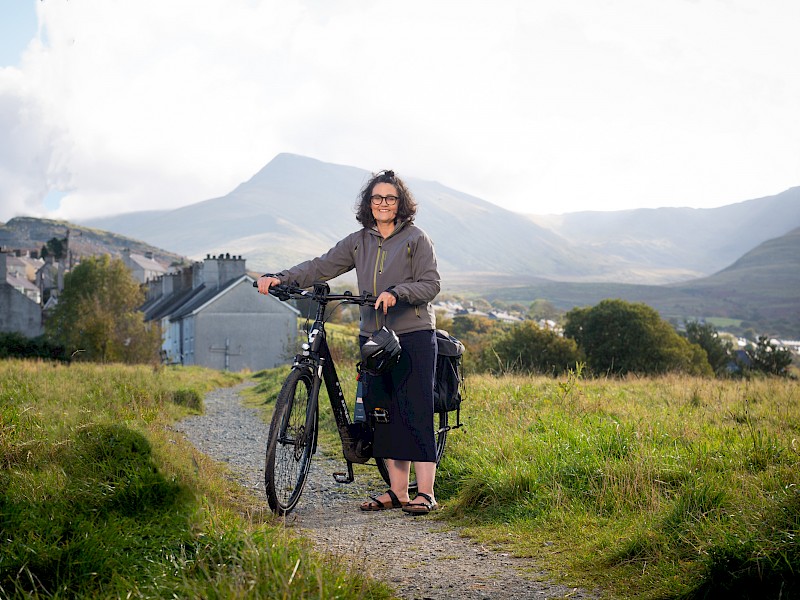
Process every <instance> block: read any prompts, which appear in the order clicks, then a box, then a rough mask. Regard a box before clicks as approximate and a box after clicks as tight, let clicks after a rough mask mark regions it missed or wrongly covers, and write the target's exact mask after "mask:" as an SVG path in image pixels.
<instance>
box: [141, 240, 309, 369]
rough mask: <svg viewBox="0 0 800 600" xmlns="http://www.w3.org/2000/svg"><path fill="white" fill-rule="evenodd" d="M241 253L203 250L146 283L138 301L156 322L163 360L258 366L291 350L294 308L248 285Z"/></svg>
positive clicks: (271, 362) (271, 364)
mask: <svg viewBox="0 0 800 600" xmlns="http://www.w3.org/2000/svg"><path fill="white" fill-rule="evenodd" d="M253 281H254V279H253V278H252V277H250V276H249V275H247V273H246V271H245V261H244V259H242V257H241V256H239V257H236V256H230V255H229V254H226V255H224V256H223V255H219V256H206V258H205V260H204V261H202V262H198V263H194V264H193V265H191V266H190V267H186V268H184V269H181V270H180V271H177V272H175V273H166V274H164V275H162V276H161V277H158V278H156V279H154V280H152V281H150V282H149V283H148V286H147V288H148V291H147V300H146V302H145V304H144V305H143V306H142V307H141V310H142V311H143V312H144V314H145V320H146V321H150V322H156V323H158V324H159V325H160V327H161V335H162V346H161V354H162V359H163V361H164V362H165V363H167V364H181V365H201V366H204V367H209V368H213V369H222V370H230V371H242V370H250V371H259V370H261V369H268V368H273V367H276V366H278V365H281V364H284V363H286V362H287V361H288V360H290V358H291V355H292V354H293V353H294V348H295V343H296V338H297V316H298V314H299V313H298V311H297V310H296V309H294V308H292V307H291V306H289V305H288V304H286V303H284V302H281V301H280V300H278V299H276V298H274V297H272V296H262V295H260V294H259V293H258V292H257V291H256V290H255V288H253Z"/></svg>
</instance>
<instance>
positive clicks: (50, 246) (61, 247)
mask: <svg viewBox="0 0 800 600" xmlns="http://www.w3.org/2000/svg"><path fill="white" fill-rule="evenodd" d="M40 254H41V257H42V258H47V257H48V256H52V257H53V258H54V259H55V260H61V259H63V258H65V257H66V254H67V239H66V238H62V239H59V238H56V237H54V238H50V239H49V240H47V243H46V244H45V245H44V246H42V250H41V252H40Z"/></svg>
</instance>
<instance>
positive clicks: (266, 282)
mask: <svg viewBox="0 0 800 600" xmlns="http://www.w3.org/2000/svg"><path fill="white" fill-rule="evenodd" d="M256 283H258V293H259V294H264V295H267V294H269V288H271V287H275V286H276V285H280V284H281V281H280V279H278V278H277V277H268V276H266V275H262V276H261V277H259V278H258V280H257V281H256Z"/></svg>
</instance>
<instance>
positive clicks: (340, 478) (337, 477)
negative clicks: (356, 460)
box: [333, 461, 356, 483]
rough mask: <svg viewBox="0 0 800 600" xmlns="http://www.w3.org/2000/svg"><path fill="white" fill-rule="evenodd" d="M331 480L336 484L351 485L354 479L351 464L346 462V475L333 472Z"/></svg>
mask: <svg viewBox="0 0 800 600" xmlns="http://www.w3.org/2000/svg"><path fill="white" fill-rule="evenodd" d="M333 479H334V481H336V483H353V482H354V481H355V479H356V478H355V475H354V474H353V463H351V462H350V461H348V462H347V473H342V472H341V471H339V472H334V474H333Z"/></svg>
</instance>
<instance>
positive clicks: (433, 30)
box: [0, 0, 800, 220]
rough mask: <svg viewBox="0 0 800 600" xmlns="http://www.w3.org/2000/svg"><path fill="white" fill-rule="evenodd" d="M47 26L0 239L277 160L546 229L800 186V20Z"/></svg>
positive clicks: (27, 62)
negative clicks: (574, 218)
mask: <svg viewBox="0 0 800 600" xmlns="http://www.w3.org/2000/svg"><path fill="white" fill-rule="evenodd" d="M36 5H37V11H38V15H39V22H40V34H39V36H38V38H37V39H36V40H33V41H32V43H31V44H30V46H29V47H28V49H27V51H26V53H25V55H24V58H23V60H22V61H21V63H20V65H19V68H18V69H3V70H2V71H0V128H1V129H0V135H3V136H4V137H5V136H6V135H7V136H8V139H9V140H11V143H10V144H8V145H7V146H4V147H3V149H2V150H0V152H3V153H4V154H3V158H4V162H3V163H2V164H3V167H0V168H2V169H3V170H2V172H0V192H2V196H0V198H1V200H0V220H2V219H7V218H9V217H10V216H13V214H23V213H24V214H31V213H37V212H41V211H42V198H43V197H44V196H45V194H46V193H47V191H48V190H50V189H59V190H61V191H65V192H66V195H65V196H64V197H63V199H62V201H61V206H60V208H59V209H58V210H57V211H56V212H54V213H50V214H51V215H52V216H58V217H63V218H79V217H84V216H90V215H99V214H108V213H119V212H126V211H130V210H139V209H149V208H170V207H177V206H182V205H185V204H189V203H193V202H198V201H201V200H204V199H207V198H211V197H216V196H219V195H223V194H225V193H227V192H229V191H230V190H231V189H233V188H234V187H235V186H236V185H238V184H239V183H240V182H242V181H244V180H246V179H248V178H249V177H250V176H252V175H253V174H254V173H255V172H257V171H258V170H259V169H260V168H261V167H262V166H263V165H264V164H265V163H266V162H268V161H269V160H271V159H272V158H273V157H274V156H275V155H276V154H278V153H280V152H294V153H298V154H304V155H307V156H312V157H315V158H319V159H321V160H325V161H329V162H336V163H341V164H349V165H354V166H358V167H362V168H366V169H376V170H377V169H381V168H394V169H396V170H397V171H398V172H400V173H406V174H408V175H411V176H415V177H421V178H425V179H435V180H438V181H441V182H442V183H445V184H446V185H449V186H452V187H455V188H457V189H459V190H462V191H465V192H467V193H472V194H474V195H477V196H480V197H482V198H485V199H487V200H489V201H491V202H496V203H498V204H501V205H503V206H506V207H508V208H511V209H512V210H519V211H520V212H536V213H544V212H563V211H570V210H580V209H587V208H608V209H618V208H627V207H633V206H652V205H658V204H666V205H677V204H689V205H697V206H702V205H719V204H724V203H729V202H734V201H738V200H744V199H747V198H750V197H756V196H759V195H766V194H769V193H776V192H779V191H782V190H783V189H785V188H786V187H789V186H791V185H798V184H800V167H799V166H798V165H800V117H798V115H797V111H796V106H797V102H798V100H800V82H798V78H797V77H796V75H794V70H795V66H794V64H793V57H794V56H796V55H797V50H799V49H800V48H798V42H797V36H796V35H794V32H793V30H792V28H793V25H792V24H793V23H796V22H797V17H800V8H798V7H799V6H800V5H797V4H796V3H794V2H793V1H778V0H776V1H775V2H773V3H769V4H766V3H761V2H756V0H737V1H735V2H701V3H697V2H673V3H663V2H641V1H639V0H636V1H634V0H613V1H611V2H608V3H602V4H600V3H596V2H591V1H589V0H586V1H581V2H576V3H574V4H573V3H570V4H569V5H566V4H563V3H562V4H548V5H543V4H541V3H536V2H524V1H518V2H504V3H495V4H489V3H478V2H453V1H443V2H436V3H431V2H424V1H422V0H409V1H408V2H404V3H402V4H397V3H396V2H389V1H387V0H377V1H374V2H369V3H363V2H355V1H347V0H344V1H342V2H336V3H328V2H320V1H319V0H306V1H305V2H292V3H286V2H280V1H272V0H270V1H258V0H229V1H228V2H225V3H211V4H205V5H204V4H198V3H196V2H189V1H188V0H171V1H170V2H155V1H142V0H138V1H137V0H118V1H115V2H113V3H110V2H102V1H99V0H91V1H90V0H87V1H85V2H80V3H78V2H61V1H55V0H44V1H42V2H37V3H36ZM20 115H25V118H20ZM31 157H36V159H35V160H33V159H32V158H31ZM321 193H324V191H321Z"/></svg>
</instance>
